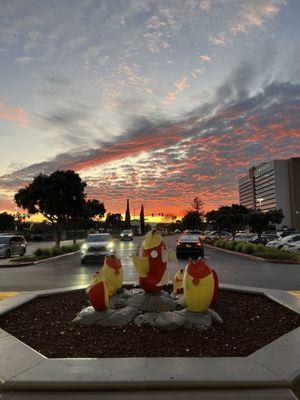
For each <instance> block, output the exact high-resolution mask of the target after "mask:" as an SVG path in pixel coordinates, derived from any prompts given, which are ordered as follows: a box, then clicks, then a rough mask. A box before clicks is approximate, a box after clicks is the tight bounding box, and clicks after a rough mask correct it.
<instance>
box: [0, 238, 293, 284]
mask: <svg viewBox="0 0 300 400" xmlns="http://www.w3.org/2000/svg"><path fill="white" fill-rule="evenodd" d="M176 239H177V237H176V236H169V237H165V240H166V243H167V245H168V246H169V247H170V248H171V249H173V250H175V244H176ZM140 241H141V238H135V239H134V241H133V242H117V243H116V252H117V255H118V256H119V257H120V258H121V261H122V264H123V270H124V280H125V281H136V273H135V269H134V267H133V264H132V260H131V254H132V253H133V252H136V251H137V250H138V248H139V244H140ZM205 257H206V259H207V262H208V263H209V265H211V267H213V268H214V269H215V270H216V272H217V273H218V275H219V280H220V282H221V283H230V284H235V285H244V286H256V287H263V288H272V289H282V290H300V265H289V264H274V263H270V262H264V261H259V262H258V261H252V260H249V259H246V258H244V257H242V256H241V255H239V254H236V255H235V254H227V253H223V252H221V251H219V250H217V249H212V248H206V249H205ZM186 262H187V260H184V259H180V260H179V267H180V268H183V267H184V266H185V264H186ZM99 268H100V264H99V263H94V264H86V265H81V264H80V255H79V254H74V255H71V256H66V257H63V258H59V259H56V260H52V261H47V262H44V263H41V264H38V265H31V266H27V267H15V266H11V267H9V268H0V291H1V290H2V291H5V290H10V291H27V290H29V291H30V290H41V289H51V288H56V287H66V286H77V285H88V284H89V283H90V281H91V278H92V276H93V274H94V273H95V271H97V270H99ZM177 269H178V266H177V265H175V264H172V265H170V266H169V268H168V270H169V277H170V279H171V278H172V277H173V275H174V273H175V272H176V270H177Z"/></svg>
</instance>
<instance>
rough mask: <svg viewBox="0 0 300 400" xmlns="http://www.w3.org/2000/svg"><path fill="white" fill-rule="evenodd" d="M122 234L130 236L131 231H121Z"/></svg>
mask: <svg viewBox="0 0 300 400" xmlns="http://www.w3.org/2000/svg"><path fill="white" fill-rule="evenodd" d="M123 233H125V234H126V235H128V234H131V233H132V232H131V231H123Z"/></svg>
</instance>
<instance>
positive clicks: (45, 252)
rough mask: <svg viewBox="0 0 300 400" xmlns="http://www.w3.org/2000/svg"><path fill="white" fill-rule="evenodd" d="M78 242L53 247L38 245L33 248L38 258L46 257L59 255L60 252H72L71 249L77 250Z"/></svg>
mask: <svg viewBox="0 0 300 400" xmlns="http://www.w3.org/2000/svg"><path fill="white" fill-rule="evenodd" d="M79 247H80V246H79V245H78V244H65V245H63V246H60V247H58V246H53V247H39V248H38V249H36V250H35V252H34V255H35V256H36V257H38V258H48V257H55V256H59V255H60V254H65V253H72V252H73V251H77V250H79Z"/></svg>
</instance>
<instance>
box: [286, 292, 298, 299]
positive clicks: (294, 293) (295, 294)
mask: <svg viewBox="0 0 300 400" xmlns="http://www.w3.org/2000/svg"><path fill="white" fill-rule="evenodd" d="M288 293H289V294H291V295H292V296H296V297H299V299H300V290H292V291H289V292H288Z"/></svg>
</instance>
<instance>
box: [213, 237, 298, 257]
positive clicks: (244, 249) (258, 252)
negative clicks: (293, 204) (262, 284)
mask: <svg viewBox="0 0 300 400" xmlns="http://www.w3.org/2000/svg"><path fill="white" fill-rule="evenodd" d="M213 246H215V247H219V248H221V249H225V250H230V251H235V252H237V253H243V254H249V255H253V256H254V257H259V258H265V259H267V260H282V261H292V262H297V261H300V254H295V253H291V252H289V251H287V250H277V249H274V248H271V247H267V246H264V245H263V244H254V243H248V242H236V241H234V240H222V239H218V240H216V241H215V242H214V243H213Z"/></svg>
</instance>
